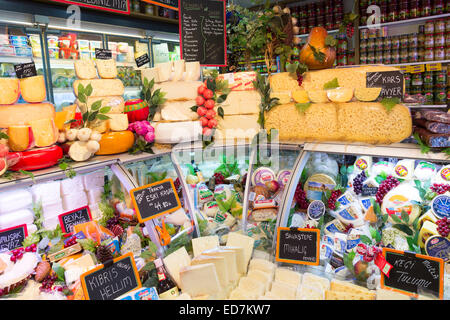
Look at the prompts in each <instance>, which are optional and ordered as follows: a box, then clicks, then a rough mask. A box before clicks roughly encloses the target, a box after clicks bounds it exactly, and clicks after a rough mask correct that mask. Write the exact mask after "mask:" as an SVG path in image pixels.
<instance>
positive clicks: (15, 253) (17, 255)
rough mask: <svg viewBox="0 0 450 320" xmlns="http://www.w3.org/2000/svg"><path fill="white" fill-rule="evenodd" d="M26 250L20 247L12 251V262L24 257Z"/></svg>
mask: <svg viewBox="0 0 450 320" xmlns="http://www.w3.org/2000/svg"><path fill="white" fill-rule="evenodd" d="M24 251H25V250H24V249H23V248H18V249H14V250H12V251H11V253H12V256H11V258H10V260H11V261H12V262H16V261H17V260H19V259H22V257H23V253H24Z"/></svg>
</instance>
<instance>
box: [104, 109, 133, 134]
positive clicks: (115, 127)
mask: <svg viewBox="0 0 450 320" xmlns="http://www.w3.org/2000/svg"><path fill="white" fill-rule="evenodd" d="M108 117H109V118H110V119H108V120H107V121H108V122H109V124H108V127H109V128H110V129H111V131H125V130H127V129H128V116H127V115H126V114H123V113H121V114H108Z"/></svg>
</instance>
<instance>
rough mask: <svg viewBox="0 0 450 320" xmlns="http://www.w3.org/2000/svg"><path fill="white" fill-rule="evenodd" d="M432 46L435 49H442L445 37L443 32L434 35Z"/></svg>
mask: <svg viewBox="0 0 450 320" xmlns="http://www.w3.org/2000/svg"><path fill="white" fill-rule="evenodd" d="M434 46H435V47H444V46H445V35H444V33H443V32H441V33H436V34H435V35H434Z"/></svg>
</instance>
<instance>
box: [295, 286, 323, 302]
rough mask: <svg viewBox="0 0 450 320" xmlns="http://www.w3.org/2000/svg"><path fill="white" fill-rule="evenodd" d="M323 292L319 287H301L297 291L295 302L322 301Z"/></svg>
mask: <svg viewBox="0 0 450 320" xmlns="http://www.w3.org/2000/svg"><path fill="white" fill-rule="evenodd" d="M324 299H325V291H324V290H322V287H321V286H315V287H313V286H310V285H306V284H305V285H301V286H300V288H299V289H298V291H297V296H296V300H324Z"/></svg>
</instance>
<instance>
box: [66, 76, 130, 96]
mask: <svg viewBox="0 0 450 320" xmlns="http://www.w3.org/2000/svg"><path fill="white" fill-rule="evenodd" d="M89 84H90V85H91V86H92V94H91V95H90V97H104V96H121V95H123V93H124V91H125V88H124V86H123V83H122V81H121V80H119V79H92V80H75V81H74V82H73V90H74V93H75V96H77V97H78V86H79V85H82V86H83V87H84V88H86V87H87V85H89Z"/></svg>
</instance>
